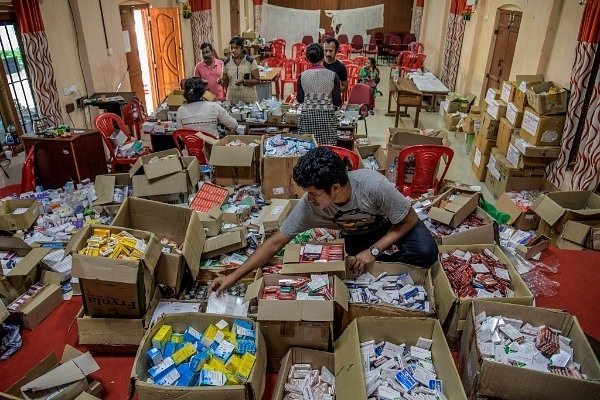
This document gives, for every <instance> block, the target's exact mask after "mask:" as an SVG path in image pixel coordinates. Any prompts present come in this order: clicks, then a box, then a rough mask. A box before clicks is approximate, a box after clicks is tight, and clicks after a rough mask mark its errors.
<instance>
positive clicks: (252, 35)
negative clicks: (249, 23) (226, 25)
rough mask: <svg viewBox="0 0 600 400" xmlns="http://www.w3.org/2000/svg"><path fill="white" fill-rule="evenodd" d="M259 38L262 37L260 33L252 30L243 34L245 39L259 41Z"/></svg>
mask: <svg viewBox="0 0 600 400" xmlns="http://www.w3.org/2000/svg"><path fill="white" fill-rule="evenodd" d="M259 37H260V34H259V33H258V32H255V31H252V30H248V31H246V32H242V38H243V39H258V38H259Z"/></svg>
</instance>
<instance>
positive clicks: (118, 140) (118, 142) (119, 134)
mask: <svg viewBox="0 0 600 400" xmlns="http://www.w3.org/2000/svg"><path fill="white" fill-rule="evenodd" d="M128 139H129V136H127V135H126V134H125V132H123V131H122V130H120V129H118V130H117V129H115V130H114V131H113V133H112V134H111V135H110V140H111V141H112V142H113V144H114V145H115V147H121V146H123V145H124V144H125V143H127V140H128Z"/></svg>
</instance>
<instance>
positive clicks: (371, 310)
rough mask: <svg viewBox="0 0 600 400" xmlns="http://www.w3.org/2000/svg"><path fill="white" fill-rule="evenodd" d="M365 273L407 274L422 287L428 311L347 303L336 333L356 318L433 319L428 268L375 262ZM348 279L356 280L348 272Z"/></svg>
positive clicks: (352, 274)
mask: <svg viewBox="0 0 600 400" xmlns="http://www.w3.org/2000/svg"><path fill="white" fill-rule="evenodd" d="M367 272H369V273H371V275H373V276H378V275H379V274H381V273H384V272H385V273H387V275H400V274H403V273H405V272H408V274H409V275H410V277H411V278H412V280H413V281H414V282H415V284H416V285H422V286H423V287H424V288H425V292H427V301H429V303H430V308H429V310H407V309H403V308H399V307H394V306H391V305H385V304H383V303H382V304H366V303H348V311H346V312H344V314H343V318H342V319H341V320H340V319H339V318H338V320H337V321H336V324H340V323H341V326H340V327H339V328H336V332H340V333H341V332H343V331H344V330H345V329H346V327H347V326H348V325H350V323H351V322H352V320H354V319H355V318H357V317H426V318H435V294H434V290H433V282H432V280H431V270H430V269H429V268H418V267H415V266H413V265H409V264H403V263H393V262H380V261H375V262H373V263H371V264H369V265H368V266H367ZM348 278H350V279H354V278H356V274H355V273H353V272H350V271H349V272H348Z"/></svg>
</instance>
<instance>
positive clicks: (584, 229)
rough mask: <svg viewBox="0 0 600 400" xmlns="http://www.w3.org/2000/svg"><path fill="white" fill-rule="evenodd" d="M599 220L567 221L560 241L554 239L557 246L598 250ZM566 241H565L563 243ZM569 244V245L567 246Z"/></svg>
mask: <svg viewBox="0 0 600 400" xmlns="http://www.w3.org/2000/svg"><path fill="white" fill-rule="evenodd" d="M599 233H600V221H567V222H566V223H565V227H564V229H563V232H562V235H561V237H560V239H561V240H560V241H558V240H557V241H556V247H558V248H573V247H574V245H577V246H578V247H579V250H582V249H584V248H587V249H591V250H600V235H599ZM565 242H567V243H565ZM568 245H571V247H568Z"/></svg>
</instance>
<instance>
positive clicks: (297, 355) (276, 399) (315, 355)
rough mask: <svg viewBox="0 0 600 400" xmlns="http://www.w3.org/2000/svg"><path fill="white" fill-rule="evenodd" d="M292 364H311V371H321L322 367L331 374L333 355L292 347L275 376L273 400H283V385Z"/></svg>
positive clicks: (332, 370)
mask: <svg viewBox="0 0 600 400" xmlns="http://www.w3.org/2000/svg"><path fill="white" fill-rule="evenodd" d="M293 364H311V365H312V369H318V370H321V368H322V367H325V368H327V369H328V370H329V371H331V373H334V371H335V364H334V357H333V353H328V352H325V351H319V350H311V349H303V348H301V347H292V348H290V349H289V351H288V352H287V353H286V354H285V356H284V357H283V359H282V360H281V369H280V370H279V373H278V374H277V381H276V382H275V389H274V390H273V397H272V399H273V400H283V397H284V394H285V384H286V383H287V380H288V374H289V372H290V368H291V367H292V365H293Z"/></svg>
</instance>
